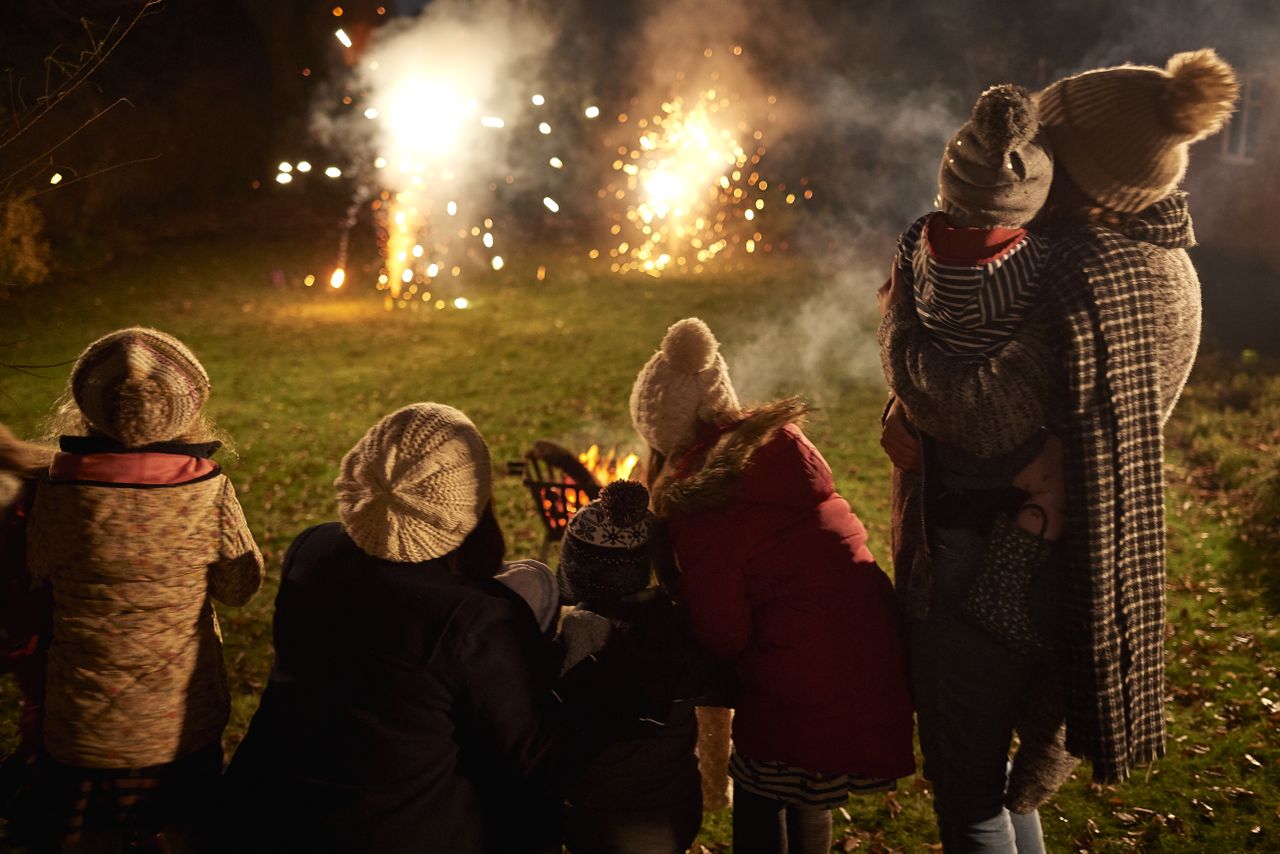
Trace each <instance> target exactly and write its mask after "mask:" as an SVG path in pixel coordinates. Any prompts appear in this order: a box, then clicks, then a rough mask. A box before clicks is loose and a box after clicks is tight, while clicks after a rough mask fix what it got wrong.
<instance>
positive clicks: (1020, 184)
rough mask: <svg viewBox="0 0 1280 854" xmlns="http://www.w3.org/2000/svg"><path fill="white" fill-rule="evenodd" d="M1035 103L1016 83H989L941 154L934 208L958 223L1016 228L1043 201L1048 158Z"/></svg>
mask: <svg viewBox="0 0 1280 854" xmlns="http://www.w3.org/2000/svg"><path fill="white" fill-rule="evenodd" d="M1039 129H1040V123H1039V121H1038V120H1037V118H1036V107H1035V102H1034V101H1033V100H1032V99H1031V95H1030V93H1028V92H1027V90H1026V89H1023V88H1022V87H1021V86H1011V85H1009V84H1001V85H999V86H992V87H991V88H990V89H987V90H986V91H985V92H983V93H982V94H981V95H980V96H978V100H977V103H975V104H974V105H973V113H972V115H971V116H970V117H969V121H967V122H965V123H964V125H963V126H962V127H961V128H960V130H959V131H957V132H956V135H955V136H953V137H952V138H951V141H950V142H948V143H947V147H946V149H945V150H944V151H943V153H942V165H941V167H940V168H939V169H938V208H939V209H940V210H941V211H942V212H943V213H945V214H947V216H948V217H949V218H950V219H951V223H952V225H955V226H957V227H961V228H992V227H995V226H1005V227H1010V228H1017V227H1020V226H1023V225H1026V224H1027V223H1028V222H1030V221H1031V220H1032V219H1033V218H1034V217H1035V215H1036V214H1037V213H1038V212H1039V211H1040V208H1041V207H1043V206H1044V202H1045V199H1047V198H1048V197H1049V185H1050V184H1052V183H1053V157H1052V156H1051V155H1050V154H1049V151H1048V149H1047V148H1046V147H1045V145H1044V142H1043V140H1042V139H1041V138H1040V137H1039V135H1038V131H1039Z"/></svg>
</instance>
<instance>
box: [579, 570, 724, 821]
mask: <svg viewBox="0 0 1280 854" xmlns="http://www.w3.org/2000/svg"><path fill="white" fill-rule="evenodd" d="M579 607H585V608H586V609H587V610H590V611H594V612H595V613H598V614H600V615H601V616H605V617H607V618H609V620H610V622H611V623H612V630H611V632H610V634H609V640H608V642H607V643H606V645H605V648H604V650H602V651H601V653H600V656H601V660H603V661H604V662H605V664H604V667H603V668H602V671H603V672H601V673H599V674H598V676H599V680H600V682H601V683H603V684H605V685H608V686H609V690H612V691H614V692H615V694H621V693H623V692H628V691H629V692H630V696H628V697H627V712H628V714H625V716H620V717H621V718H622V723H621V724H620V725H619V726H618V727H617V728H616V729H614V730H613V731H612V732H610V733H609V734H608V737H607V739H606V740H605V742H604V743H603V744H601V745H599V749H597V750H594V751H593V753H592V756H591V757H590V759H589V761H588V762H587V764H586V765H585V766H584V767H583V768H581V770H579V771H578V773H577V774H576V775H575V777H574V778H573V780H572V781H571V782H570V784H569V786H568V789H567V791H566V798H567V801H568V802H569V803H570V804H571V805H572V806H573V807H576V808H579V809H603V810H655V811H660V810H676V811H679V810H680V809H681V808H689V807H691V806H692V807H693V808H694V809H698V808H700V806H701V798H702V786H701V780H702V778H701V775H700V774H699V772H698V759H697V756H696V755H695V753H694V749H695V747H696V746H697V742H698V724H697V719H696V717H695V715H694V706H695V703H696V701H697V700H698V698H699V697H700V696H701V695H702V694H703V693H704V692H705V691H706V690H707V687H708V685H709V684H710V682H711V677H712V673H713V670H715V669H716V668H715V664H714V663H713V662H712V661H711V659H710V658H709V657H708V656H707V655H706V654H705V653H703V652H702V650H701V649H699V648H698V646H697V643H696V642H695V641H694V639H693V633H692V632H691V631H690V629H689V626H688V617H687V615H686V614H685V613H684V612H683V610H682V609H680V608H678V607H677V606H676V605H675V604H673V603H672V601H671V600H670V599H669V598H668V597H667V596H666V594H665V593H662V592H661V591H659V590H658V589H656V588H653V589H650V590H648V591H645V593H643V594H641V595H640V596H637V597H635V598H633V599H632V600H631V601H627V602H618V603H614V604H612V605H611V606H607V607H605V606H602V605H601V604H600V603H593V604H589V605H582V606H579Z"/></svg>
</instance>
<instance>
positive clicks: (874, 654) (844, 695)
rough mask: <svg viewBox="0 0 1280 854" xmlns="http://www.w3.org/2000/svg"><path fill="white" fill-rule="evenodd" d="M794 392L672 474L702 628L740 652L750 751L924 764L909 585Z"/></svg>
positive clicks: (743, 744)
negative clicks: (900, 587) (810, 435)
mask: <svg viewBox="0 0 1280 854" xmlns="http://www.w3.org/2000/svg"><path fill="white" fill-rule="evenodd" d="M802 412H803V408H802V406H801V405H800V404H799V403H798V402H795V401H782V402H780V403H778V404H773V405H771V406H769V407H766V408H765V409H762V410H760V411H758V412H756V413H753V414H752V415H750V416H748V417H747V418H746V419H745V420H743V421H742V422H740V423H738V424H736V425H734V426H732V427H730V428H729V429H728V430H726V431H723V432H721V433H720V434H719V435H718V436H717V435H714V434H713V435H711V436H709V437H707V439H708V441H707V443H705V444H704V445H703V446H702V447H701V448H698V447H695V448H694V449H693V450H692V451H690V452H689V454H687V455H686V456H685V457H684V458H682V459H680V460H677V461H676V462H675V463H674V465H675V473H674V475H673V477H672V478H671V479H670V480H669V481H667V482H666V483H660V484H658V485H657V486H656V489H655V492H656V497H655V503H656V505H657V509H658V511H659V513H660V514H661V515H663V516H665V517H667V519H668V522H669V526H670V531H671V540H672V544H673V546H674V549H675V553H676V558H677V561H678V563H679V567H680V573H681V575H680V584H681V590H682V593H683V596H684V598H685V600H686V602H687V604H688V608H689V612H690V615H691V617H692V621H693V630H694V634H695V635H696V636H697V638H698V640H699V641H700V642H701V643H702V644H703V645H704V646H705V647H706V649H707V650H708V651H709V652H711V653H712V654H713V655H715V656H717V657H719V658H722V659H726V660H730V661H733V662H735V663H736V669H737V673H738V677H739V681H740V689H739V693H738V696H737V698H736V702H735V708H736V710H737V711H736V715H735V717H734V722H733V738H734V744H735V747H736V749H737V750H738V751H739V752H740V753H741V754H742V755H743V756H746V757H749V758H751V759H757V760H769V761H777V762H785V763H788V764H790V765H795V766H797V767H800V768H804V769H806V770H811V771H818V772H821V773H825V774H840V773H846V772H848V773H853V774H857V775H860V776H866V777H882V778H897V777H904V776H907V775H909V774H911V773H913V772H914V770H915V759H914V753H913V750H912V740H911V737H912V718H911V715H912V705H911V700H910V696H909V690H908V684H907V668H906V657H905V650H904V643H903V635H902V627H901V625H900V622H899V619H898V615H897V611H896V610H895V604H894V598H893V589H892V585H891V584H890V582H889V579H888V577H886V576H885V574H884V573H883V572H882V571H881V570H880V567H878V566H877V565H876V563H875V559H874V558H873V557H872V555H871V552H870V550H868V548H867V533H866V529H865V528H863V526H862V523H861V522H860V521H859V520H858V517H857V516H855V515H854V514H853V512H852V511H851V510H850V509H849V505H848V503H847V502H846V501H845V500H844V499H843V498H841V497H840V495H839V494H837V493H836V491H835V484H834V482H833V480H832V476H831V469H830V467H829V466H828V465H827V462H826V460H824V459H823V458H822V455H821V454H820V453H819V452H818V449H817V448H815V447H814V446H813V444H812V443H811V442H810V441H809V440H808V439H807V438H805V436H804V434H803V433H802V432H801V431H800V428H799V427H797V426H796V425H795V423H793V422H794V421H796V420H797V419H798V417H799V416H800V415H801V414H802Z"/></svg>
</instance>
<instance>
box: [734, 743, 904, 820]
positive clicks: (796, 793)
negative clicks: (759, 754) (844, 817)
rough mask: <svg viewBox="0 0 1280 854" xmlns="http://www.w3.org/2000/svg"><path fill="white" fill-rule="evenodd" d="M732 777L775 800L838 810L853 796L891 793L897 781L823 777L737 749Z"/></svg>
mask: <svg viewBox="0 0 1280 854" xmlns="http://www.w3.org/2000/svg"><path fill="white" fill-rule="evenodd" d="M729 776H730V777H732V778H733V780H734V782H735V783H737V784H738V785H739V786H741V787H742V788H744V789H746V790H747V791H748V792H751V793H752V794H755V795H759V796H760V797H762V798H768V799H769V800H772V801H782V802H783V803H788V804H796V805H798V806H805V807H817V808H819V809H835V808H836V807H838V806H842V805H843V804H844V803H845V801H847V800H849V795H851V794H852V795H864V794H869V793H871V792H888V791H892V790H893V789H895V788H897V785H898V784H897V781H895V780H882V779H880V778H876V777H859V776H857V775H855V774H819V773H818V772H817V771H807V770H805V769H804V768H797V767H795V766H794V765H788V764H786V763H785V762H769V761H761V760H759V759H750V758H748V757H746V756H743V755H742V754H741V753H739V752H738V751H737V750H735V751H733V753H732V754H730V755H729Z"/></svg>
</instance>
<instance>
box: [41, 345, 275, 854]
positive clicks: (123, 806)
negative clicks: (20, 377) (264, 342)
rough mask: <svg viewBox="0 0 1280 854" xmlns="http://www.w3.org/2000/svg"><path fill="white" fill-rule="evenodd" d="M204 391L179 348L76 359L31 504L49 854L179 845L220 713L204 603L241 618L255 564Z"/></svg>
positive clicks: (199, 794) (202, 816)
mask: <svg viewBox="0 0 1280 854" xmlns="http://www.w3.org/2000/svg"><path fill="white" fill-rule="evenodd" d="M210 388H211V384H210V381H209V376H208V374H207V373H206V372H205V369H204V367H203V366H202V365H201V364H200V362H199V361H198V360H197V359H196V357H195V355H194V354H193V353H192V352H191V351H190V350H189V349H188V348H187V347H186V346H185V345H184V344H183V343H182V342H180V341H179V340H177V339H176V338H174V337H172V336H170V335H166V334H165V333H163V332H158V331H156V330H154V329H145V328H141V327H132V328H128V329H121V330H118V331H115V332H112V333H110V334H108V335H105V336H103V337H102V338H99V339H98V340H97V341H95V342H93V343H92V344H90V345H89V346H88V348H87V349H86V350H85V351H84V352H83V353H82V354H81V355H80V358H79V359H78V360H77V361H76V363H75V366H74V367H73V368H72V371H71V380H70V384H69V388H68V393H67V395H66V396H65V398H64V400H63V402H62V403H61V405H60V406H59V408H58V410H57V411H56V413H55V415H54V417H53V428H54V429H55V430H57V431H58V432H59V433H61V437H60V439H59V445H60V448H61V451H60V452H59V453H57V454H56V455H55V456H54V458H53V460H52V462H51V463H50V465H49V467H48V469H47V471H46V472H45V474H44V475H43V476H42V478H41V479H40V481H39V482H38V484H37V485H36V488H35V498H34V501H33V503H32V507H31V512H30V517H29V519H28V522H27V530H26V548H27V565H28V567H29V569H30V572H31V575H32V577H33V579H34V580H35V582H36V583H47V584H48V585H49V586H50V588H51V589H52V596H53V617H52V641H51V643H50V646H49V650H48V665H47V677H46V680H47V687H46V699H45V705H44V710H43V716H44V721H43V741H44V756H43V757H42V758H41V761H40V763H39V766H38V768H37V772H36V774H37V779H36V782H35V788H36V791H37V793H38V794H37V795H36V801H37V803H39V804H41V808H40V816H39V819H38V820H39V821H40V824H41V827H42V833H41V835H42V836H43V837H44V839H45V840H46V841H45V844H46V845H50V846H57V845H63V846H70V847H73V848H74V849H75V850H85V851H118V850H121V848H122V847H125V846H130V845H132V846H135V847H139V846H141V847H154V848H156V850H164V848H165V846H168V847H169V848H179V849H180V848H182V847H184V846H190V845H192V844H194V840H196V839H197V838H198V837H199V836H200V835H201V834H202V833H203V832H204V831H205V830H206V829H207V827H206V822H207V820H208V817H209V812H210V811H211V809H212V807H213V804H214V797H215V793H216V787H217V781H218V778H219V775H220V774H221V771H222V744H221V736H222V730H223V728H224V727H225V726H226V723H227V719H228V716H229V714H230V711H231V702H230V696H229V694H228V689H227V675H226V671H225V668H224V665H223V662H222V640H221V632H220V630H219V628H218V621H217V615H216V613H215V611H214V607H213V600H214V599H216V600H218V601H219V602H224V603H226V604H228V605H244V604H245V603H247V602H248V601H249V600H250V598H252V596H253V594H254V593H255V592H257V590H258V588H259V586H260V585H261V584H262V574H263V564H262V556H261V554H260V553H259V551H258V547H257V545H256V544H255V543H254V540H253V536H252V534H251V533H250V531H249V528H248V526H247V525H246V523H245V519H244V515H243V513H242V512H241V509H240V504H239V503H238V502H237V500H236V496H235V491H234V489H233V488H232V485H231V481H230V480H229V479H228V478H227V476H226V475H225V474H223V472H222V470H221V468H219V466H218V465H217V464H216V463H215V462H214V461H213V460H212V459H211V457H212V455H213V454H214V452H215V451H216V450H217V449H218V448H219V445H220V443H219V442H218V441H217V440H216V439H215V437H216V436H217V435H218V434H217V433H216V431H215V430H214V428H213V425H212V423H211V422H210V420H209V419H208V418H207V417H206V415H205V414H204V406H205V403H206V401H207V400H208V397H209V392H210Z"/></svg>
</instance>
